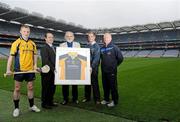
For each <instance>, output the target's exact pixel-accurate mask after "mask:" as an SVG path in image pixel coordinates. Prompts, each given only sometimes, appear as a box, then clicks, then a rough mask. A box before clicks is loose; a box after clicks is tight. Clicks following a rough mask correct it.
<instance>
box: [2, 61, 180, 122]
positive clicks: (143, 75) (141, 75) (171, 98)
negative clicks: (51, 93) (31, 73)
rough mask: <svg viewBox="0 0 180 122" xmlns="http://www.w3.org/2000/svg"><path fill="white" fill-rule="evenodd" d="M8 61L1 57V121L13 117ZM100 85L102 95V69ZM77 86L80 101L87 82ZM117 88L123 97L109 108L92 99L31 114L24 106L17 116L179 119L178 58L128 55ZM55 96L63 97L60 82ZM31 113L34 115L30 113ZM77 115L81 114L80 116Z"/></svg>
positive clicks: (38, 86)
mask: <svg viewBox="0 0 180 122" xmlns="http://www.w3.org/2000/svg"><path fill="white" fill-rule="evenodd" d="M6 62H7V61H6V60H2V59H1V60H0V89H1V90H0V93H1V96H0V121H1V119H2V118H3V117H4V118H5V117H8V118H9V119H7V120H9V121H12V120H14V119H13V118H12V115H11V113H12V110H13V102H12V100H11V98H12V91H13V88H14V86H13V85H14V82H13V80H12V77H8V78H3V73H4V72H5V70H6ZM99 71H100V70H99ZM36 76H37V77H36V81H35V85H34V90H35V97H36V98H37V99H36V101H37V103H38V104H39V105H40V99H39V98H40V94H41V93H40V91H41V84H40V76H39V75H36ZM99 85H100V91H101V96H103V89H102V81H101V73H100V72H99ZM70 88H71V87H70ZM78 88H79V89H78V90H79V101H81V100H82V99H83V95H84V86H79V87H78ZM118 89H119V98H120V100H119V104H118V105H117V106H116V107H115V108H107V107H106V106H103V105H100V106H96V105H94V103H93V102H90V103H81V102H80V104H78V105H74V104H71V103H70V104H69V105H67V106H59V107H58V108H57V109H55V110H48V111H47V110H44V111H42V112H41V114H39V115H38V114H34V113H29V114H28V112H27V111H26V110H24V111H25V113H24V115H22V116H20V118H18V119H16V120H17V121H18V120H22V121H23V120H24V121H26V120H27V118H29V119H30V120H34V119H33V118H37V119H39V120H41V121H46V120H48V121H50V119H51V120H53V121H56V120H57V118H59V119H62V121H63V120H66V121H73V120H74V121H91V120H92V121H95V120H96V121H127V120H126V119H121V117H122V118H128V119H131V120H136V121H157V122H159V121H163V120H170V121H178V120H179V121H180V59H179V58H126V59H125V60H124V62H123V63H122V65H121V66H120V67H118ZM70 90H71V89H70ZM21 92H22V93H23V94H24V95H25V94H26V85H25V82H23V86H22V90H21ZM70 93H71V92H70ZM24 95H23V96H22V101H21V104H20V107H21V106H22V107H23V106H24V108H23V109H25V108H27V107H28V102H27V99H26V97H25V96H24ZM102 98H103V97H102ZM23 99H24V100H23ZM55 100H56V101H57V102H60V101H62V91H61V86H57V89H56V94H55ZM6 106H8V107H7V108H8V109H6ZM71 109H72V111H71ZM4 111H5V112H4ZM104 113H105V114H104ZM22 114H23V113H22ZM31 114H33V115H32V116H31ZM68 115H69V117H68ZM78 115H81V116H82V117H77V116H78ZM83 115H84V116H83ZM47 116H48V117H47ZM48 118H49V119H48ZM94 118H96V119H94Z"/></svg>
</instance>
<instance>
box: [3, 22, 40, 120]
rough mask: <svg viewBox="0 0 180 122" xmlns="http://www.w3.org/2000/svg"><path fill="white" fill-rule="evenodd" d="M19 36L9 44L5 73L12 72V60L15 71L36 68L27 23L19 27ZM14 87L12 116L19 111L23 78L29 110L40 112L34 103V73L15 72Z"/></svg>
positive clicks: (35, 55) (34, 45) (35, 56)
mask: <svg viewBox="0 0 180 122" xmlns="http://www.w3.org/2000/svg"><path fill="white" fill-rule="evenodd" d="M20 33H21V36H20V38H18V39H17V40H16V41H15V42H13V43H12V45H11V50H10V56H9V59H8V62H7V71H6V73H7V74H12V70H11V66H12V62H13V60H14V71H15V72H20V71H23V72H26V71H30V70H36V69H37V49H36V44H35V43H34V42H33V41H32V40H31V39H29V34H30V28H29V27H28V26H27V25H22V26H21V28H20ZM14 80H15V87H14V93H13V101H14V106H15V109H14V111H13V116H14V117H18V116H19V113H20V109H19V99H20V87H21V83H22V81H23V80H25V81H27V89H28V90H27V94H28V99H29V105H30V108H29V109H30V110H31V111H33V112H40V109H39V108H37V106H36V105H34V96H33V81H34V80H35V74H34V73H27V74H16V75H14Z"/></svg>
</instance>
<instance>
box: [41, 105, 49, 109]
mask: <svg viewBox="0 0 180 122" xmlns="http://www.w3.org/2000/svg"><path fill="white" fill-rule="evenodd" d="M41 107H42V108H45V109H52V107H51V106H49V105H41Z"/></svg>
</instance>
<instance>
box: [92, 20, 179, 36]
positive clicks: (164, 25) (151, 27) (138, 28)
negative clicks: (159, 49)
mask: <svg viewBox="0 0 180 122" xmlns="http://www.w3.org/2000/svg"><path fill="white" fill-rule="evenodd" d="M179 28H180V20H179V21H173V22H161V23H154V24H153V23H152V24H146V25H135V26H124V27H119V28H111V29H95V30H94V31H95V32H96V33H99V34H100V33H104V32H111V33H116V34H117V33H120V34H121V33H122V34H123V33H138V32H148V31H159V30H173V29H179Z"/></svg>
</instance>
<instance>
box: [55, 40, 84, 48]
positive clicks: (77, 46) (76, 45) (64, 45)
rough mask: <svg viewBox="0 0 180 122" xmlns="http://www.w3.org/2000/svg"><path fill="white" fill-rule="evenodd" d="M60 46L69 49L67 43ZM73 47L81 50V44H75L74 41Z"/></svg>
mask: <svg viewBox="0 0 180 122" xmlns="http://www.w3.org/2000/svg"><path fill="white" fill-rule="evenodd" d="M59 46H60V47H68V45H67V42H64V43H62V44H60V45H59ZM72 46H73V47H75V48H80V47H81V46H80V44H79V42H74V41H73V44H72Z"/></svg>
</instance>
